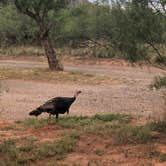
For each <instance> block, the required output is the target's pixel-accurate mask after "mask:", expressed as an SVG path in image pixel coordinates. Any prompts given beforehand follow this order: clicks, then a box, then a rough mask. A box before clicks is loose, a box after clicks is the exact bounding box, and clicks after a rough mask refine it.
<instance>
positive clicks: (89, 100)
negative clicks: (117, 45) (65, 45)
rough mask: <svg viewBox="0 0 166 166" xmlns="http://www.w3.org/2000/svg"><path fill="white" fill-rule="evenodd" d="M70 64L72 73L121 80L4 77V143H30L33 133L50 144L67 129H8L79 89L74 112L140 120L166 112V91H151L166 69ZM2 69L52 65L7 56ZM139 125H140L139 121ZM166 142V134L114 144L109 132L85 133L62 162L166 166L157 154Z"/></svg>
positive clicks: (0, 99)
mask: <svg viewBox="0 0 166 166" xmlns="http://www.w3.org/2000/svg"><path fill="white" fill-rule="evenodd" d="M64 64H65V70H66V71H79V72H80V71H81V72H83V73H88V74H94V75H102V76H103V75H104V76H108V77H111V78H113V79H115V80H118V81H116V82H112V83H109V84H108V83H105V84H104V83H103V84H98V85H91V84H78V83H67V82H64V83H62V82H61V83H58V82H57V83H50V82H41V81H25V80H3V81H1V82H0V83H1V84H0V85H1V86H0V87H1V88H0V92H1V93H0V118H1V120H0V128H2V129H3V128H4V127H6V130H4V129H3V130H1V129H0V136H1V138H0V143H1V142H3V141H5V140H8V139H14V140H17V141H18V143H19V141H21V142H22V143H24V142H26V139H27V138H28V137H33V138H35V139H37V140H39V141H40V142H45V141H52V140H55V139H56V138H58V137H60V136H61V134H62V133H63V132H64V131H62V130H61V129H60V128H59V127H58V126H55V125H54V126H51V125H48V126H46V127H44V128H39V129H32V128H27V129H25V130H20V131H19V130H12V129H7V127H8V126H9V125H10V121H11V122H13V121H16V120H23V119H25V118H28V113H29V112H30V111H31V110H33V109H35V108H36V107H37V106H38V105H40V104H42V103H43V102H44V101H46V100H48V99H50V98H52V97H54V96H71V95H73V92H74V91H75V90H76V89H80V90H82V91H83V93H82V94H81V95H80V96H79V98H78V100H77V101H76V102H75V103H74V104H73V105H72V107H71V111H70V115H93V114H96V113H98V114H99V113H126V114H132V115H138V116H136V117H138V118H139V116H141V117H145V119H149V118H150V117H156V118H157V119H158V118H160V117H161V116H162V113H163V112H164V111H165V105H164V101H163V98H162V93H163V91H162V90H160V91H156V90H150V89H149V84H150V83H151V82H152V80H153V78H154V77H155V76H158V75H164V74H166V72H165V71H163V70H160V69H157V68H153V67H146V66H144V67H142V68H140V67H131V66H128V65H126V64H125V63H112V62H109V63H107V62H100V63H99V64H98V63H96V64H93V65H92V64H89V63H83V64H81V63H64ZM0 67H1V68H11V69H16V68H17V69H20V70H21V69H25V68H27V69H31V68H47V64H46V63H45V62H44V63H43V62H42V61H40V62H38V61H36V60H35V61H34V62H32V61H31V60H30V61H29V60H26V61H25V60H24V61H23V60H21V61H20V60H16V61H14V60H10V61H9V60H1V61H0ZM119 80H120V81H119ZM44 116H45V115H44ZM138 122H139V123H138V124H140V123H142V119H141V121H140V120H139V121H138ZM133 123H134V124H136V122H135V121H134V122H133ZM143 123H144V120H143ZM165 141H166V139H165V136H164V137H162V136H160V138H159V139H158V140H157V141H155V142H149V143H147V144H146V145H145V144H137V145H136V144H133V145H129V144H126V145H114V142H113V139H112V138H111V137H109V136H105V137H101V136H99V135H85V136H82V137H81V138H80V139H79V141H78V142H77V144H76V148H75V151H74V152H72V153H69V154H68V155H67V156H66V157H65V158H64V159H63V160H60V161H59V164H60V165H63V164H64V165H71V166H73V165H83V166H87V165H91V166H98V165H102V166H110V165H113V166H121V165H122V166H139V165H140V166H143V165H144V166H147V165H149V166H150V165H155V166H164V165H165V164H166V162H160V161H159V159H158V158H157V157H156V155H158V152H161V153H164V154H165V153H166V146H165V144H166V142H165ZM50 161H51V162H53V161H52V159H51V158H46V159H45V160H44V161H43V160H42V161H38V162H37V163H35V164H34V165H39V166H42V165H43V164H44V165H47V164H49V162H50ZM56 162H57V161H56ZM32 165H33V164H32Z"/></svg>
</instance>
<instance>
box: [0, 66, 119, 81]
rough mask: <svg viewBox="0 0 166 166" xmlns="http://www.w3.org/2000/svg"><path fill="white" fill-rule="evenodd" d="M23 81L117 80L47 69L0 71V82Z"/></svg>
mask: <svg viewBox="0 0 166 166" xmlns="http://www.w3.org/2000/svg"><path fill="white" fill-rule="evenodd" d="M4 79H23V80H36V81H47V82H48V81H49V82H68V83H69V82H77V83H83V84H101V83H115V82H119V81H120V80H118V79H112V78H110V77H107V76H94V75H91V74H83V73H80V72H53V71H50V70H49V69H32V70H30V69H27V70H25V69H23V70H19V69H0V80H4Z"/></svg>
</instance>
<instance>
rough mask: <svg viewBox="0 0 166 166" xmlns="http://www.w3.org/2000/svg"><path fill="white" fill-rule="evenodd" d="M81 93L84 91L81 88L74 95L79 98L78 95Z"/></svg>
mask: <svg viewBox="0 0 166 166" xmlns="http://www.w3.org/2000/svg"><path fill="white" fill-rule="evenodd" d="M80 93H82V92H81V91H80V90H77V91H76V92H75V94H74V97H75V98H77V96H78V95H79V94H80Z"/></svg>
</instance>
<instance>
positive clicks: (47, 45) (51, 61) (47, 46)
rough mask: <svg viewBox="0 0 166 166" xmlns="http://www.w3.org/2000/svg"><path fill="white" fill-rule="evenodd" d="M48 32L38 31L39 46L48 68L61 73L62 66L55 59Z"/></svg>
mask: <svg viewBox="0 0 166 166" xmlns="http://www.w3.org/2000/svg"><path fill="white" fill-rule="evenodd" d="M48 31H49V30H48ZM48 31H43V30H41V31H40V42H41V45H42V46H43V47H44V50H45V54H46V56H47V60H48V65H49V68H50V69H51V70H55V71H62V70H63V66H62V64H61V63H60V62H59V61H58V59H57V56H56V52H55V51H54V49H53V46H52V43H51V41H50V39H49V35H48Z"/></svg>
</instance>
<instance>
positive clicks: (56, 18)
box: [0, 0, 166, 64]
mask: <svg viewBox="0 0 166 166" xmlns="http://www.w3.org/2000/svg"><path fill="white" fill-rule="evenodd" d="M160 3H161V2H160ZM163 5H165V4H164V1H163ZM48 16H49V20H51V22H52V24H53V26H52V28H51V32H50V37H51V39H52V41H53V45H54V47H55V48H57V47H58V48H61V49H64V48H66V47H68V48H71V49H74V50H76V53H75V54H76V55H81V56H84V55H89V56H95V57H118V58H125V59H127V60H130V61H132V62H136V61H139V60H146V61H148V62H154V61H155V62H157V63H160V64H161V63H162V64H165V63H166V58H165V46H166V18H165V12H164V11H161V12H158V10H157V11H156V10H155V9H154V7H153V6H152V5H150V1H148V0H143V1H136V0H132V1H127V0H123V1H122V0H116V1H111V3H109V2H108V1H106V0H104V1H103V0H97V1H94V2H93V3H89V2H87V1H85V3H81V4H80V3H76V5H69V7H67V8H64V9H62V10H60V11H59V12H56V14H52V13H51V12H50V13H49V14H48ZM38 35H39V34H38V27H37V25H36V23H35V22H34V20H33V19H31V18H29V17H27V16H25V15H23V14H21V13H19V12H18V11H17V9H16V7H15V5H14V4H13V3H12V2H9V3H8V4H7V5H6V4H5V5H1V7H0V36H1V38H0V47H1V48H2V47H3V48H4V47H5V48H6V47H9V46H10V47H11V46H16V45H17V46H22V45H24V46H27V45H36V46H40V44H39V41H38ZM70 53H71V52H70Z"/></svg>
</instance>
